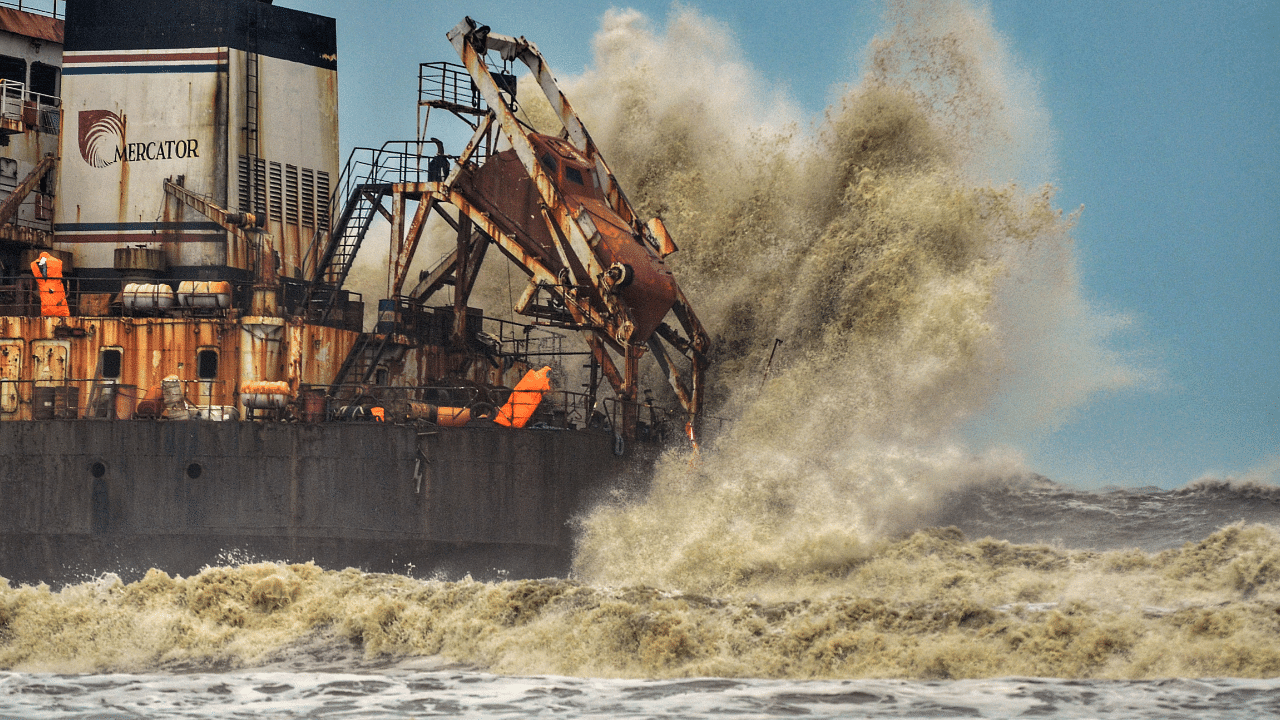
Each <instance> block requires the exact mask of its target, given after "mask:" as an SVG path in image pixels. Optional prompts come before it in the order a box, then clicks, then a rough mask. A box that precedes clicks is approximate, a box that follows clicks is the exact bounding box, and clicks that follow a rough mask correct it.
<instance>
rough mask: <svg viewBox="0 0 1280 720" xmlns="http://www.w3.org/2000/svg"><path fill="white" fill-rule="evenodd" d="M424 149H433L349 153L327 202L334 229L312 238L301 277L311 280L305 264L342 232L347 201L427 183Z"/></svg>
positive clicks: (395, 147)
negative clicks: (386, 189) (400, 185)
mask: <svg viewBox="0 0 1280 720" xmlns="http://www.w3.org/2000/svg"><path fill="white" fill-rule="evenodd" d="M424 145H430V146H431V147H432V148H433V149H434V144H433V143H427V142H419V141H417V140H388V141H387V142H385V143H383V144H382V147H380V148H369V147H357V148H353V149H352V150H351V154H350V155H348V156H347V162H346V164H345V165H343V166H342V172H341V173H340V174H339V175H338V180H337V182H335V183H334V185H333V189H332V192H331V194H330V196H329V197H328V199H327V201H328V203H329V217H330V218H333V226H332V227H331V228H330V230H329V231H328V232H322V231H319V230H317V231H316V233H315V235H314V236H312V239H311V245H310V247H308V248H307V252H306V254H305V255H304V256H303V257H304V258H306V259H305V260H304V262H303V268H302V277H304V278H310V277H311V276H312V275H313V274H314V268H311V267H308V263H309V262H310V261H311V258H313V257H318V255H319V250H318V248H319V249H323V248H324V246H326V245H327V244H328V243H329V238H330V236H331V235H333V234H336V233H340V232H342V230H343V229H344V228H343V222H342V219H343V211H344V209H345V206H346V204H347V203H348V202H349V201H351V200H352V199H353V198H357V197H358V196H359V194H360V193H363V192H375V193H376V192H379V191H380V190H381V188H384V187H389V186H390V185H393V184H395V183H410V182H413V183H416V182H426V181H427V161H428V160H429V159H430V156H427V155H424V154H422V149H423V146H424ZM321 259H323V258H321Z"/></svg>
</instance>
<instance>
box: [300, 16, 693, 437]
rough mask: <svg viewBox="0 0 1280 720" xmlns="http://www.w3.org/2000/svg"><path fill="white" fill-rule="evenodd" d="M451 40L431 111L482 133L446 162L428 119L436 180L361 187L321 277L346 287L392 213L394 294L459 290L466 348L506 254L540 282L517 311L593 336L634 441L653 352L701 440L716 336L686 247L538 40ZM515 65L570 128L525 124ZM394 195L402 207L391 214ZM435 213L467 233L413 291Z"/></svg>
mask: <svg viewBox="0 0 1280 720" xmlns="http://www.w3.org/2000/svg"><path fill="white" fill-rule="evenodd" d="M448 38H449V40H450V42H451V43H452V44H453V47H454V48H455V49H456V50H457V52H458V55H459V56H460V58H461V60H462V65H461V66H459V65H456V64H453V63H428V64H424V66H423V67H424V68H431V73H432V75H431V78H430V79H429V80H427V81H426V85H428V86H431V87H429V88H428V89H427V90H426V91H421V92H420V103H419V105H420V108H423V107H425V110H426V113H427V117H428V118H429V116H430V112H431V110H432V109H437V110H444V111H448V112H450V113H452V114H453V115H454V116H457V117H459V118H461V119H463V120H464V121H465V122H466V123H467V124H468V125H469V126H470V127H471V128H472V129H473V134H472V136H471V138H470V140H469V142H468V143H467V144H466V147H465V149H463V150H462V152H461V153H460V154H459V155H457V156H446V155H445V153H444V147H443V143H442V142H441V141H439V140H437V139H435V138H430V139H427V137H426V136H427V133H426V125H425V122H421V123H420V129H419V132H420V137H419V139H418V141H417V143H416V145H417V148H418V153H417V155H418V157H417V159H416V161H415V162H416V163H417V166H418V167H419V168H420V167H421V166H422V164H423V160H425V159H427V156H426V155H423V154H422V152H421V151H422V149H423V148H425V147H427V146H429V145H433V146H434V149H435V152H436V155H435V156H433V157H431V158H430V159H429V161H428V162H427V173H426V175H425V182H424V181H421V180H423V176H420V175H415V174H414V173H406V172H404V171H403V168H401V172H400V175H399V177H398V178H395V177H393V178H391V179H390V180H389V181H388V180H386V177H387V176H385V175H384V176H382V179H379V180H377V181H374V180H370V181H369V182H365V183H364V184H361V185H358V186H353V187H352V188H350V189H349V191H348V192H349V196H348V197H350V200H349V201H348V202H347V207H346V208H345V209H343V210H342V211H341V212H339V213H337V215H338V218H339V220H338V223H337V224H336V226H335V228H334V230H333V232H332V234H331V237H330V240H329V243H328V245H327V247H325V248H324V250H323V251H322V252H321V253H320V254H319V257H320V260H319V262H318V263H317V265H316V267H315V269H314V272H313V275H312V279H313V280H314V281H315V282H316V283H317V284H318V285H324V284H328V285H330V286H332V285H335V284H336V285H337V286H339V287H340V286H341V284H342V282H343V281H344V280H345V278H346V275H347V272H348V271H349V270H350V265H351V261H352V259H353V258H354V255H355V252H356V251H357V250H358V245H359V241H360V238H362V237H363V228H365V227H367V225H368V223H369V222H370V221H371V220H372V218H373V216H374V215H375V213H381V214H383V215H384V216H386V217H387V219H388V220H389V222H390V224H391V267H390V268H389V285H390V287H389V291H390V295H391V296H392V297H398V296H403V297H409V298H412V299H413V300H414V301H415V302H418V303H425V302H427V300H428V299H429V298H430V297H431V296H432V295H433V294H434V293H436V292H437V291H440V290H442V289H443V288H444V287H446V286H451V287H452V288H453V301H454V306H455V307H454V310H455V312H454V314H453V317H454V327H453V335H454V340H455V342H457V343H463V342H465V341H466V338H465V335H466V333H467V328H466V306H467V301H468V297H469V295H470V293H471V291H472V289H473V287H474V285H475V282H476V278H477V275H478V272H479V270H480V266H481V264H482V263H483V261H484V258H485V255H486V252H487V250H488V248H489V246H490V245H492V246H495V247H496V248H497V249H498V250H499V251H500V252H501V253H502V254H503V255H505V256H506V257H507V258H508V259H509V260H510V261H511V262H512V263H514V264H515V265H516V266H517V267H519V268H520V269H521V270H523V271H524V273H525V274H526V275H527V276H528V284H527V285H526V286H525V289H524V292H523V293H522V294H521V295H520V298H519V300H518V301H517V302H516V304H515V307H514V310H515V312H517V313H519V314H521V315H525V316H528V317H533V318H535V319H536V320H537V321H538V322H540V323H543V324H547V325H552V326H556V327H561V328H568V329H573V330H576V331H579V332H580V333H581V334H582V335H583V336H584V339H585V340H586V343H587V345H588V346H589V347H590V352H591V355H592V357H593V358H594V360H595V362H596V363H598V366H599V368H600V370H601V372H602V373H603V375H604V377H605V378H606V379H607V380H608V382H609V383H610V385H611V386H612V388H613V391H614V393H615V395H616V396H617V397H618V399H619V400H621V401H623V404H624V406H625V407H629V408H632V410H631V412H630V413H629V416H628V417H625V418H624V421H623V428H622V429H623V432H624V433H625V434H630V433H631V432H632V431H633V429H634V424H635V413H636V412H637V411H636V410H635V408H636V401H637V394H638V381H639V364H640V361H641V359H642V357H643V356H644V355H645V353H646V351H648V352H650V353H651V354H652V356H653V358H654V359H655V361H656V362H657V364H658V366H659V367H660V368H661V370H662V373H663V374H664V375H665V376H666V379H667V381H668V382H669V384H670V385H671V388H672V389H673V391H674V392H675V395H676V396H677V397H678V398H679V401H680V404H681V406H682V407H683V409H684V411H685V412H686V413H687V415H688V419H689V421H690V424H689V426H688V427H689V428H690V431H692V422H693V420H694V419H696V418H697V416H698V415H699V413H700V411H701V410H702V392H703V380H702V378H703V373H704V372H705V370H706V365H707V351H708V349H709V340H708V337H707V334H706V332H705V331H704V330H703V327H702V325H701V324H700V322H699V321H698V318H697V315H696V314H695V313H694V310H693V308H692V306H691V305H690V304H689V301H688V299H687V298H686V297H685V295H684V293H683V292H682V291H681V289H680V286H679V284H678V283H677V282H676V280H675V278H674V277H673V276H672V273H671V271H670V270H669V269H668V267H667V265H666V263H665V262H664V258H665V257H666V256H668V255H669V254H671V253H672V252H674V251H675V250H676V246H675V243H674V241H673V240H672V239H671V237H670V235H669V234H668V232H667V230H666V228H665V226H664V225H663V223H662V220H661V219H660V218H656V217H655V218H652V219H650V220H648V221H647V222H646V221H642V220H641V219H640V218H639V217H638V216H637V214H636V212H635V209H634V208H633V207H632V206H631V204H630V203H629V202H628V200H627V198H626V195H625V194H624V193H623V192H622V189H621V188H620V187H619V186H618V182H617V180H616V178H615V177H614V175H613V172H612V171H611V170H610V169H609V166H608V164H607V163H606V162H605V160H604V157H603V156H602V155H601V153H600V150H599V148H598V147H597V146H596V144H595V142H594V141H593V140H592V139H591V136H590V135H589V134H588V133H587V130H586V128H585V127H584V126H583V124H582V120H581V119H580V118H579V117H578V115H577V113H576V112H574V110H573V108H572V106H571V105H570V104H569V101H568V99H567V98H566V97H565V95H564V93H563V92H561V91H560V89H559V87H558V86H557V84H556V81H555V78H554V77H553V75H552V73H551V69H550V67H549V66H548V64H547V62H546V59H545V58H543V56H542V55H541V53H539V51H538V49H537V47H536V46H535V45H534V44H533V43H532V42H529V41H528V40H526V39H524V38H523V37H520V38H515V37H509V36H505V35H498V34H496V33H492V32H490V30H489V28H488V27H487V26H484V25H479V24H477V23H476V22H475V21H473V20H472V19H471V18H465V19H464V20H463V21H462V22H460V23H459V24H458V25H457V26H456V27H454V28H453V29H452V30H451V31H450V32H449V33H448ZM495 56H496V59H495ZM515 62H520V63H523V64H524V65H525V66H526V67H527V68H528V69H529V71H530V72H531V73H532V76H533V79H534V80H535V82H536V85H537V86H538V88H540V89H541V90H542V92H543V93H544V94H545V95H546V98H547V100H548V101H549V102H550V105H551V107H552V109H553V110H554V111H555V114H556V116H557V117H558V118H559V120H560V122H561V124H562V126H563V127H562V129H561V131H560V132H559V133H558V134H556V135H549V134H543V133H539V132H536V131H534V130H533V129H532V128H531V127H529V126H528V125H527V124H526V123H524V122H522V121H521V120H520V119H518V118H517V116H516V111H517V105H516V81H515V76H514V74H512V73H510V72H508V71H507V70H509V69H510V67H511V66H512V65H513V64H514V63H515ZM499 66H500V67H502V68H503V70H496V69H495V67H499ZM421 82H423V80H422V79H421V78H420V83H421ZM420 90H421V87H420ZM424 98H425V99H424ZM450 160H452V161H453V162H450ZM402 165H403V162H402ZM393 175H394V173H393ZM388 197H389V198H390V200H391V209H390V211H388V210H386V209H385V208H384V207H383V206H382V204H381V203H382V199H383V198H388ZM411 200H412V201H417V207H416V210H415V211H414V212H413V213H412V216H410V213H408V212H407V211H406V209H407V202H408V201H411ZM335 210H336V209H335ZM433 212H434V213H435V214H437V215H439V216H440V217H441V218H443V219H444V220H445V221H446V222H447V223H448V224H449V225H450V226H451V227H452V228H453V229H454V230H455V231H456V233H457V245H456V247H455V248H453V249H452V251H451V252H450V253H449V254H448V255H447V256H446V257H445V258H444V259H443V260H442V261H441V262H440V263H439V264H438V265H436V266H435V267H434V268H432V269H430V270H429V271H424V272H423V273H422V274H421V277H420V278H419V282H418V283H417V284H416V286H414V287H413V288H412V289H410V290H409V291H408V292H405V283H406V280H407V277H408V274H409V267H410V265H411V264H412V262H413V259H414V256H415V253H416V252H417V249H418V246H419V243H420V240H421V237H422V233H423V230H424V228H425V226H426V220H427V218H428V216H429V215H430V214H432V213H433ZM669 319H670V320H669Z"/></svg>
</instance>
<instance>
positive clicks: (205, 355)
mask: <svg viewBox="0 0 1280 720" xmlns="http://www.w3.org/2000/svg"><path fill="white" fill-rule="evenodd" d="M196 377H197V378H199V379H200V380H213V379H215V378H217V377H218V351H217V350H199V351H197V352H196Z"/></svg>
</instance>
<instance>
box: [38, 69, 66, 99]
mask: <svg viewBox="0 0 1280 720" xmlns="http://www.w3.org/2000/svg"><path fill="white" fill-rule="evenodd" d="M59 73H60V71H59V70H58V67H57V66H56V65H46V64H45V63H42V62H33V63H31V92H33V93H37V94H39V95H47V96H49V97H51V98H52V97H57V96H58V75H59Z"/></svg>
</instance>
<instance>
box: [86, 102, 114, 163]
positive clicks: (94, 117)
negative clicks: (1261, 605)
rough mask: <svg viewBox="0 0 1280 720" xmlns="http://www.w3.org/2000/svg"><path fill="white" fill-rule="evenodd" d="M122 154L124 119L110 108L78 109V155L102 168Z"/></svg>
mask: <svg viewBox="0 0 1280 720" xmlns="http://www.w3.org/2000/svg"><path fill="white" fill-rule="evenodd" d="M123 154H124V121H123V120H121V119H120V116H119V115H116V114H115V113H113V112H111V111H110V110H81V111H80V157H82V158H84V161H85V162H87V163H89V164H90V165H91V166H93V167H96V168H104V167H106V166H108V165H110V164H112V163H114V162H115V161H116V160H119V159H120V158H121V157H122V156H123Z"/></svg>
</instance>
